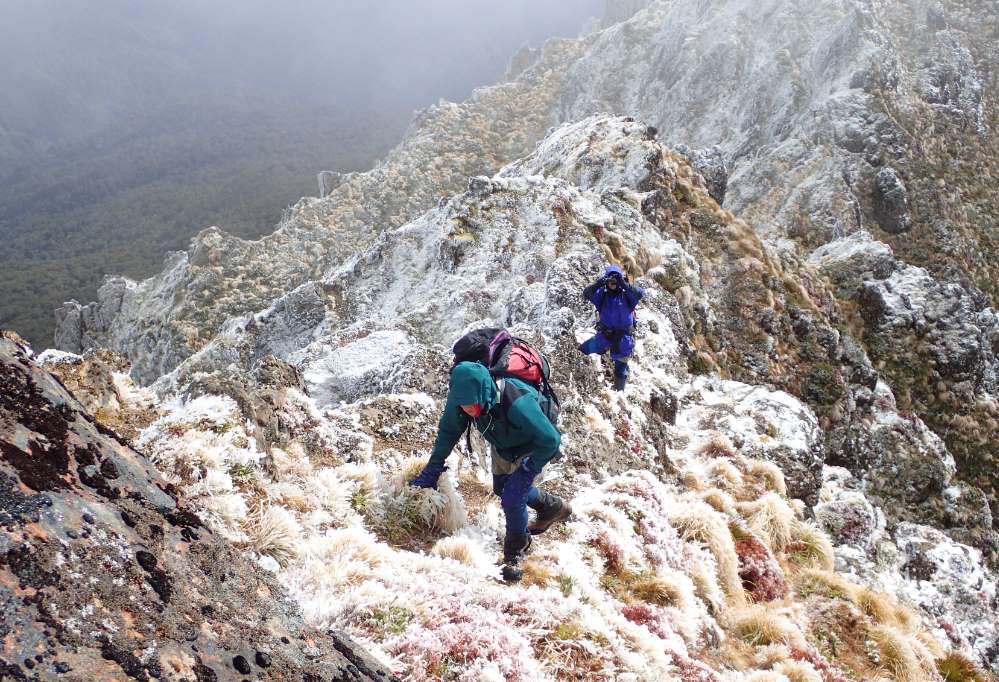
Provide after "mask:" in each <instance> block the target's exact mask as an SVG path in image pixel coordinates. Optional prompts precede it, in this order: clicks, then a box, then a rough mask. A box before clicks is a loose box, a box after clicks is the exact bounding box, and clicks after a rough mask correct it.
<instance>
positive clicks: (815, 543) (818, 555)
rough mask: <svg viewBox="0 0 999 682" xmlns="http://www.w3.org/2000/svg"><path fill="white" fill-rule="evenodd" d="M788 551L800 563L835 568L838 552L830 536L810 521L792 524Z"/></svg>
mask: <svg viewBox="0 0 999 682" xmlns="http://www.w3.org/2000/svg"><path fill="white" fill-rule="evenodd" d="M787 552H788V554H790V555H791V557H792V558H793V559H794V560H795V561H796V562H797V563H799V564H803V565H806V566H815V567H818V568H821V569H823V570H826V571H831V570H833V567H834V566H835V564H836V552H835V549H833V545H832V541H831V540H830V539H829V536H828V535H826V534H825V532H823V531H822V529H821V528H819V527H818V526H816V525H815V524H814V523H811V522H810V521H795V522H794V523H793V524H791V542H790V544H789V545H788V546H787Z"/></svg>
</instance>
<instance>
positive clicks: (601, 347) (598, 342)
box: [579, 334, 611, 355]
mask: <svg viewBox="0 0 999 682" xmlns="http://www.w3.org/2000/svg"><path fill="white" fill-rule="evenodd" d="M610 347H611V343H610V341H608V340H607V338H606V337H605V336H604V335H603V334H595V335H594V336H591V337H590V338H588V339H587V340H586V341H583V343H581V344H579V352H580V353H583V354H584V355H592V354H593V353H596V354H597V355H600V354H601V353H606V352H607V350H608V349H609V348H610Z"/></svg>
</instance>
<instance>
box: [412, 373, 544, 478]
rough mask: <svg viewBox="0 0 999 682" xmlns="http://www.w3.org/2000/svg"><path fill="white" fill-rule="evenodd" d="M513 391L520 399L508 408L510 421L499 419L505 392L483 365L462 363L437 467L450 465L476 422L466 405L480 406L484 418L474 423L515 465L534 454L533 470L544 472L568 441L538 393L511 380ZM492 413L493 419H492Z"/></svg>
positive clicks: (440, 434) (435, 456)
mask: <svg viewBox="0 0 999 682" xmlns="http://www.w3.org/2000/svg"><path fill="white" fill-rule="evenodd" d="M504 381H506V382H509V384H511V386H508V388H507V390H508V391H509V392H510V394H513V395H516V396H517V397H516V398H515V399H514V400H513V401H512V403H511V404H510V405H509V406H508V407H507V409H506V415H505V418H502V419H501V418H499V417H498V416H497V415H496V410H495V408H496V406H497V404H498V403H499V399H500V396H499V389H498V388H497V387H496V382H495V381H493V378H492V376H490V374H489V370H487V369H486V368H485V367H483V366H482V365H480V364H479V363H477V362H461V363H458V364H457V365H456V366H455V368H454V369H453V370H452V371H451V384H450V387H449V388H448V393H447V403H445V405H444V414H442V415H441V420H440V423H439V424H438V426H437V440H436V441H434V449H433V452H432V453H431V455H430V463H431V464H439V465H442V466H443V464H444V461H445V460H446V459H447V458H448V455H450V454H451V451H452V450H453V449H454V446H455V444H456V443H457V442H458V440H459V439H461V436H462V434H463V433H464V432H465V428H466V427H467V426H468V420H469V419H470V417H469V416H468V415H466V414H465V413H464V412H463V411H462V409H461V406H462V405H471V404H474V403H479V404H480V405H482V416H481V417H478V418H476V419H475V420H474V424H475V428H476V430H478V432H479V433H481V434H482V437H483V438H485V439H486V441H488V442H489V443H490V444H491V445H492V446H493V447H494V448H495V450H496V453H497V454H498V455H499V456H500V457H502V458H503V459H505V460H508V461H510V462H515V461H517V459H518V458H520V457H522V456H524V455H526V454H530V455H531V457H530V462H531V468H532V469H534V470H535V471H541V468H542V467H543V466H544V465H545V464H547V463H548V462H549V461H550V460H551V459H552V458H553V457H554V456H555V455H556V454H558V447H559V443H560V442H561V440H562V436H561V435H560V434H559V432H558V429H556V428H555V427H554V426H553V425H552V423H551V422H550V421H548V417H546V416H545V413H544V412H542V411H541V406H540V405H539V404H538V397H539V394H538V390H537V389H536V388H534V387H533V386H531V385H530V384H528V383H526V382H523V381H521V380H519V379H514V378H507V379H504ZM490 412H492V414H490Z"/></svg>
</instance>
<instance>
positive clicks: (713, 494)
mask: <svg viewBox="0 0 999 682" xmlns="http://www.w3.org/2000/svg"><path fill="white" fill-rule="evenodd" d="M701 499H702V500H704V501H705V502H707V503H708V504H709V505H711V508H712V509H714V510H715V511H717V512H721V513H722V514H726V515H731V514H735V500H733V499H732V496H731V495H729V494H728V493H726V492H725V491H724V490H718V489H717V488H711V489H710V490H705V491H704V492H703V493H701Z"/></svg>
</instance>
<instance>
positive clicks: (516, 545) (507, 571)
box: [503, 533, 531, 583]
mask: <svg viewBox="0 0 999 682" xmlns="http://www.w3.org/2000/svg"><path fill="white" fill-rule="evenodd" d="M530 547H531V536H530V534H528V533H507V534H506V537H505V538H503V580H505V581H506V582H508V583H515V582H519V581H520V579H521V578H522V577H523V576H524V569H522V568H521V567H520V566H519V564H520V562H521V561H523V559H524V557H525V556H526V555H527V550H528V549H530Z"/></svg>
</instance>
